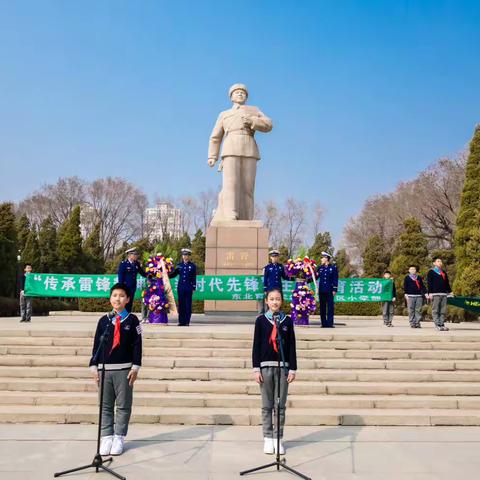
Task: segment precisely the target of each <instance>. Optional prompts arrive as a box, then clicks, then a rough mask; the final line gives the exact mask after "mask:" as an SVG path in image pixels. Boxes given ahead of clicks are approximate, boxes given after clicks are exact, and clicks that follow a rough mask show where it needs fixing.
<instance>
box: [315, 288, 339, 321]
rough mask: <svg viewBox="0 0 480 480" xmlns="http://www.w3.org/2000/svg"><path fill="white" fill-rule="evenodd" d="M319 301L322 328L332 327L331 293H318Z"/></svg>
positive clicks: (332, 303)
mask: <svg viewBox="0 0 480 480" xmlns="http://www.w3.org/2000/svg"><path fill="white" fill-rule="evenodd" d="M318 296H319V299H320V318H321V320H322V327H324V328H330V327H333V314H334V309H335V306H334V305H335V303H334V301H333V293H332V292H320V293H319V294H318Z"/></svg>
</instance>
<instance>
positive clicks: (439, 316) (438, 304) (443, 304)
mask: <svg viewBox="0 0 480 480" xmlns="http://www.w3.org/2000/svg"><path fill="white" fill-rule="evenodd" d="M446 314H447V296H446V295H434V296H433V300H432V317H433V321H434V322H435V325H436V326H437V327H443V326H445V315H446Z"/></svg>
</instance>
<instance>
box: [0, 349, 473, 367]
mask: <svg viewBox="0 0 480 480" xmlns="http://www.w3.org/2000/svg"><path fill="white" fill-rule="evenodd" d="M427 353H428V352H427ZM430 353H436V354H439V355H437V356H438V357H439V358H437V359H435V358H431V356H430V355H429V356H428V357H427V359H424V358H422V357H420V358H417V357H415V358H410V359H395V358H393V359H389V358H384V357H382V356H380V355H379V356H378V357H374V358H359V359H356V358H325V359H305V358H301V357H299V359H298V368H299V369H300V370H306V369H322V368H337V369H352V368H356V369H399V370H411V369H424V368H427V369H436V370H437V369H438V370H454V369H459V370H478V369H479V368H480V361H479V360H476V358H475V357H474V356H473V352H460V354H459V355H457V357H458V358H455V356H454V355H450V354H452V353H456V352H445V353H446V355H440V354H441V353H443V352H430ZM467 354H468V355H467ZM412 355H413V353H412ZM89 360H90V356H87V355H8V354H3V355H1V354H0V367H1V366H24V367H42V366H57V367H80V366H87V365H88V362H89ZM143 365H144V366H149V367H159V368H209V369H212V368H213V369H220V368H239V369H251V365H252V364H251V359H250V358H248V357H245V358H233V357H225V358H222V357H182V356H177V357H169V356H166V357H153V356H148V355H145V356H144V358H143Z"/></svg>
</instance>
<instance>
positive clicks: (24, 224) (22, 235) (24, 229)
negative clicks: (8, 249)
mask: <svg viewBox="0 0 480 480" xmlns="http://www.w3.org/2000/svg"><path fill="white" fill-rule="evenodd" d="M17 234H18V249H19V250H20V252H23V249H24V248H25V244H26V243H27V238H28V235H29V234H30V220H29V219H28V217H27V216H26V215H25V214H24V215H22V216H21V217H20V220H19V221H18V227H17Z"/></svg>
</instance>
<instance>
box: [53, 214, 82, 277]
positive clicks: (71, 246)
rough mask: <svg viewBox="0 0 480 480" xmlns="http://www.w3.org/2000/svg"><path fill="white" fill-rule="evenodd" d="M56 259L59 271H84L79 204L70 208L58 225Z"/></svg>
mask: <svg viewBox="0 0 480 480" xmlns="http://www.w3.org/2000/svg"><path fill="white" fill-rule="evenodd" d="M58 260H59V264H60V269H61V271H62V272H61V273H83V272H84V271H85V268H84V267H85V265H84V263H85V258H84V255H83V250H82V235H81V233H80V206H79V205H78V206H76V207H75V208H74V209H73V210H72V213H71V215H70V217H69V218H68V219H67V220H66V221H65V222H64V223H63V225H62V226H61V227H60V231H59V238H58Z"/></svg>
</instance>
